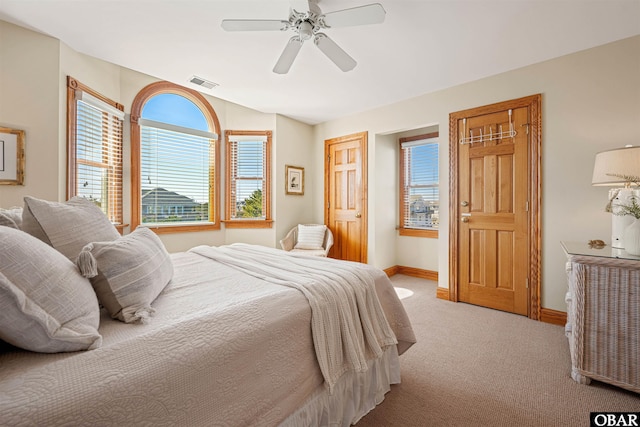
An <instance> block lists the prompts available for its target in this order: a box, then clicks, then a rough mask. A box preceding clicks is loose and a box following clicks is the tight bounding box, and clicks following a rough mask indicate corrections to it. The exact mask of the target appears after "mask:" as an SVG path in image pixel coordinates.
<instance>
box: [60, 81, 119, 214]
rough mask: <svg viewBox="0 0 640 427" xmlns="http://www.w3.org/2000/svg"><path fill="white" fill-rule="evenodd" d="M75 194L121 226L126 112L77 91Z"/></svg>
mask: <svg viewBox="0 0 640 427" xmlns="http://www.w3.org/2000/svg"><path fill="white" fill-rule="evenodd" d="M75 119H76V126H75V128H76V134H75V136H76V140H75V148H76V150H75V180H76V182H75V194H70V196H73V195H77V196H81V197H84V198H86V199H89V200H91V201H92V202H94V203H95V204H96V205H98V206H99V207H100V208H101V209H102V211H103V212H104V213H105V214H106V215H107V216H108V218H109V220H110V221H111V222H113V223H114V224H122V131H123V119H124V113H123V112H122V111H120V110H118V109H116V108H114V107H112V106H111V105H109V104H107V103H106V102H103V101H101V100H100V99H98V98H96V97H94V96H92V95H90V94H88V93H86V92H83V91H76V117H75Z"/></svg>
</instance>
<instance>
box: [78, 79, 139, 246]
mask: <svg viewBox="0 0 640 427" xmlns="http://www.w3.org/2000/svg"><path fill="white" fill-rule="evenodd" d="M82 93H86V94H88V95H90V96H92V97H94V98H96V99H98V100H99V101H101V102H104V103H105V104H106V105H107V106H109V107H112V108H114V109H116V110H118V111H121V112H122V113H123V115H124V105H122V104H120V103H118V102H116V101H113V100H111V99H109V98H107V97H106V96H104V95H102V94H100V93H98V92H97V91H95V90H93V89H91V88H90V87H88V86H86V85H84V84H82V83H80V82H79V81H78V80H76V79H75V78H73V77H71V76H67V200H69V199H71V198H72V197H74V196H76V195H77V194H78V192H77V191H78V165H79V164H81V163H82V162H80V161H79V159H78V151H77V150H78V134H77V126H78V106H77V105H78V101H79V100H80V99H79V98H80V97H81V96H82ZM102 111H103V112H104V113H107V114H110V116H113V114H112V113H110V112H109V111H108V110H107V109H102ZM121 125H122V128H121V129H120V130H121V135H120V140H119V141H118V144H119V146H117V147H116V149H119V153H118V154H119V161H118V159H116V160H115V162H114V163H115V164H116V167H115V169H116V172H115V173H116V175H117V180H118V182H119V185H118V186H117V187H118V188H117V194H116V195H113V205H109V208H107V209H108V211H107V213H106V215H107V217H109V219H110V220H111V221H112V222H113V224H114V226H115V227H116V229H117V230H118V232H120V233H121V234H122V232H123V229H124V227H126V226H127V224H124V221H123V198H124V194H123V193H124V188H123V187H124V185H123V184H124V182H123V166H124V165H123V145H124V144H123V143H124V118H122V123H121ZM103 144H104V142H103ZM109 161H113V159H109ZM111 197H112V196H111V195H110V196H109V198H111Z"/></svg>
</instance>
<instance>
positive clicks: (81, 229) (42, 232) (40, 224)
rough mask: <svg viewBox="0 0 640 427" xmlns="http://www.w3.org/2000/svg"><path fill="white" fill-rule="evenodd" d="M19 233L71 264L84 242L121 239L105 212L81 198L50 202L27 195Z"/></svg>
mask: <svg viewBox="0 0 640 427" xmlns="http://www.w3.org/2000/svg"><path fill="white" fill-rule="evenodd" d="M22 230H24V231H26V232H27V233H29V234H31V235H32V236H34V237H37V238H38V239H40V240H42V241H43V242H45V243H47V244H49V245H51V246H53V247H54V248H56V249H57V250H58V251H60V252H62V254H63V255H65V256H66V257H67V258H69V259H70V260H71V261H74V262H75V260H76V257H77V256H78V254H79V253H80V251H81V250H82V248H83V247H84V245H86V244H87V243H90V242H95V241H101V242H102V241H109V240H115V239H117V238H119V237H120V233H118V230H116V228H115V227H114V226H113V224H111V222H110V221H109V218H107V216H106V215H105V214H104V212H102V211H101V210H100V208H99V207H98V206H96V205H95V204H94V203H93V202H91V201H90V200H87V199H85V198H83V197H72V198H71V199H69V200H68V201H66V202H49V201H46V200H40V199H36V198H35V197H30V196H26V197H25V198H24V211H23V213H22Z"/></svg>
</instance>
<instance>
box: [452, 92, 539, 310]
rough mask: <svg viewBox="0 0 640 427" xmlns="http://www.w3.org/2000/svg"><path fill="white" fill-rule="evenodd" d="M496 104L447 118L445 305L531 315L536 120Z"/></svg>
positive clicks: (524, 109)
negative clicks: (448, 180) (448, 167)
mask: <svg viewBox="0 0 640 427" xmlns="http://www.w3.org/2000/svg"><path fill="white" fill-rule="evenodd" d="M532 100H533V98H532V99H530V100H527V101H532ZM538 102H539V98H538ZM501 104H502V105H500V104H495V105H493V106H487V107H480V108H478V109H472V110H467V111H464V112H459V113H453V114H452V115H451V117H452V123H453V124H454V128H455V139H454V138H453V135H454V133H452V134H451V136H452V138H451V141H450V143H451V144H452V145H451V155H452V172H451V173H452V176H454V175H455V176H454V179H452V180H451V182H452V185H451V190H452V197H451V204H450V208H451V211H450V219H451V232H450V236H452V237H453V238H455V242H453V244H452V248H453V249H452V250H451V252H450V260H451V261H452V264H453V265H454V267H453V268H452V269H451V270H450V273H451V274H450V283H451V284H450V286H451V285H452V286H454V289H453V292H450V294H452V295H453V298H450V299H453V300H454V301H462V302H468V303H471V304H476V305H481V306H484V307H489V308H494V309H498V310H503V311H508V312H512V313H516V314H521V315H530V314H531V313H530V306H531V298H530V295H531V294H530V292H529V283H530V271H531V268H532V265H531V258H532V257H531V248H532V245H531V239H532V238H535V234H534V233H532V231H533V230H534V229H535V230H537V226H535V227H534V224H533V223H532V216H531V215H530V212H529V209H530V207H531V205H532V203H531V200H532V197H533V195H534V194H537V191H536V192H534V191H532V186H533V185H535V184H536V183H537V182H538V180H537V175H536V179H535V182H532V177H533V176H534V175H533V174H532V172H533V171H532V169H534V166H532V165H535V164H536V163H535V162H532V161H531V158H532V156H533V155H534V154H532V150H530V148H531V137H532V134H531V133H530V132H529V126H530V125H531V123H532V114H533V113H534V112H533V111H532V109H531V107H530V106H529V105H527V103H525V102H511V103H510V102H505V103H501ZM520 104H524V105H520ZM454 117H455V122H453V118H454ZM507 131H515V132H510V133H507ZM462 138H465V141H464V143H460V141H461V140H462ZM535 172H536V173H537V172H538V171H537V169H536V170H535ZM532 236H533V237H532ZM536 301H537V299H536Z"/></svg>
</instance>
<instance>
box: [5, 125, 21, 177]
mask: <svg viewBox="0 0 640 427" xmlns="http://www.w3.org/2000/svg"><path fill="white" fill-rule="evenodd" d="M23 183H24V131H23V130H16V129H9V128H3V127H0V184H4V185H22V184H23Z"/></svg>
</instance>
